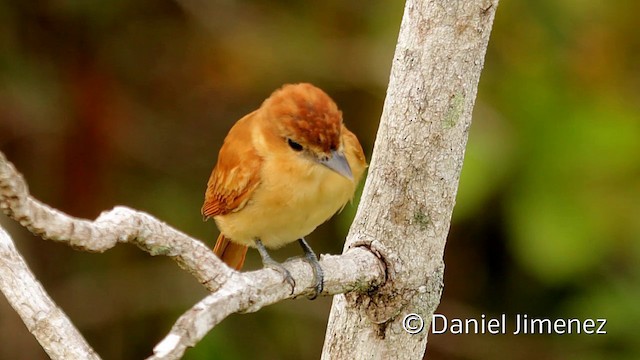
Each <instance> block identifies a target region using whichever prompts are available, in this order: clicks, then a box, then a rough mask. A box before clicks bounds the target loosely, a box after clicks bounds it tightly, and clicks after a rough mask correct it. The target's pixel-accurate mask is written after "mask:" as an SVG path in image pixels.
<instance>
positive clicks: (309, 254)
mask: <svg viewBox="0 0 640 360" xmlns="http://www.w3.org/2000/svg"><path fill="white" fill-rule="evenodd" d="M298 243H300V246H301V247H302V250H304V258H305V260H307V262H308V263H309V264H310V265H311V268H312V269H313V280H314V281H315V285H314V287H313V288H314V290H315V292H314V293H313V294H312V295H311V296H309V300H313V299H315V298H316V297H318V295H319V294H320V293H321V292H322V289H323V288H324V271H323V270H322V267H321V266H320V263H319V262H318V257H317V256H316V253H314V252H313V250H312V249H311V246H309V244H307V241H306V240H305V239H304V238H300V239H298Z"/></svg>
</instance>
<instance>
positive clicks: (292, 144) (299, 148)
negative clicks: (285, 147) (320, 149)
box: [287, 139, 302, 151]
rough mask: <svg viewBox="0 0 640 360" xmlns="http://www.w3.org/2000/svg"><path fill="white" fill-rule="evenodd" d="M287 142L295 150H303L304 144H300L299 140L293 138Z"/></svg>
mask: <svg viewBox="0 0 640 360" xmlns="http://www.w3.org/2000/svg"><path fill="white" fill-rule="evenodd" d="M287 144H289V147H291V148H292V149H293V150H295V151H302V145H300V144H298V143H297V142H295V141H293V140H291V139H287Z"/></svg>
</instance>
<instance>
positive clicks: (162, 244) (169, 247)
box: [0, 152, 385, 359]
mask: <svg viewBox="0 0 640 360" xmlns="http://www.w3.org/2000/svg"><path fill="white" fill-rule="evenodd" d="M0 209H2V211H3V212H4V213H5V214H6V215H8V216H9V217H11V218H13V219H14V220H16V221H18V222H19V223H20V224H21V225H22V226H24V227H26V228H27V229H29V230H30V231H31V232H33V233H34V234H36V235H39V236H40V237H42V238H43V239H47V240H53V241H57V242H61V243H65V244H67V245H69V246H71V247H73V248H75V249H77V250H82V251H90V252H103V251H106V250H108V249H110V248H112V247H114V246H115V245H116V244H118V243H131V244H135V245H137V246H138V247H139V248H141V249H142V250H144V251H146V252H148V253H149V254H151V255H165V256H169V257H171V258H172V259H174V260H175V261H176V262H177V263H178V265H180V267H182V268H183V269H185V270H186V271H188V272H189V273H191V274H192V275H193V276H194V277H195V278H196V279H197V280H198V281H199V282H200V283H201V284H203V286H205V287H206V288H207V289H208V290H209V291H211V292H212V293H211V294H210V295H209V296H207V297H206V298H205V299H203V300H202V301H200V302H199V303H198V304H196V305H195V306H194V307H193V308H191V309H190V310H189V311H187V312H186V313H185V314H184V315H182V316H181V317H180V319H179V320H178V322H177V323H176V324H175V325H174V326H173V328H172V330H171V332H170V334H169V335H168V336H167V337H166V338H165V339H164V340H163V341H162V342H161V343H160V344H158V346H156V348H155V349H154V355H153V356H152V357H151V358H153V359H178V358H180V357H181V356H182V354H183V353H184V351H185V350H186V348H188V347H192V346H194V345H195V344H196V343H197V342H198V341H199V340H200V339H202V337H204V335H206V333H207V332H209V331H210V330H211V329H212V328H213V327H214V326H215V325H217V324H218V323H219V322H220V321H222V320H223V319H224V318H226V317H227V316H228V315H230V314H232V313H236V312H254V311H257V310H259V309H260V308H262V307H264V306H266V305H270V304H273V303H276V302H278V301H281V300H284V299H287V298H294V297H298V296H301V295H308V294H310V293H311V292H312V291H313V289H312V285H313V272H312V269H311V267H310V266H309V265H308V264H307V263H306V262H304V261H301V260H292V261H288V262H287V263H285V266H286V267H287V268H288V269H289V271H290V272H291V275H292V276H293V278H294V279H295V281H296V284H297V286H296V287H295V289H293V292H292V291H291V288H290V287H289V285H287V284H286V283H283V282H282V278H281V276H280V275H279V274H278V273H277V272H275V271H273V270H270V269H263V270H258V271H254V272H249V273H239V272H237V271H234V270H232V269H230V268H229V267H227V266H226V265H225V264H224V263H222V261H220V260H219V259H218V258H217V257H216V256H215V255H214V254H213V252H211V251H210V250H209V248H207V247H206V246H205V245H204V244H203V243H202V242H201V241H199V240H197V239H194V238H191V237H189V236H188V235H186V234H184V233H182V232H180V231H178V230H175V229H173V228H172V227H170V226H169V225H167V224H165V223H164V222H161V221H159V220H157V219H155V218H154V217H152V216H151V215H149V214H146V213H144V212H140V211H136V210H133V209H130V208H127V207H116V208H114V209H113V210H110V211H106V212H103V213H102V214H101V215H100V216H99V217H98V218H97V219H96V220H95V221H90V220H85V219H78V218H74V217H72V216H69V215H67V214H65V213H63V212H61V211H58V210H56V209H53V208H51V207H49V206H47V205H45V204H43V203H41V202H39V201H38V200H36V199H34V198H33V197H32V196H31V195H30V194H29V191H28V187H27V184H26V182H25V181H24V179H23V177H22V175H20V174H19V173H18V172H17V171H16V169H15V167H14V166H13V165H12V164H11V163H9V162H8V161H7V159H6V158H5V156H4V155H3V154H2V153H1V152H0ZM2 256H3V257H4V256H5V255H4V254H3V255H2ZM14 264H15V262H11V261H6V262H4V263H2V266H6V267H10V268H9V269H8V271H7V272H3V273H2V274H1V276H3V277H12V276H14V275H15V274H16V272H15V271H14V270H13V268H11V267H13V266H15V265H14ZM321 264H322V266H323V268H324V271H325V281H326V283H325V290H324V291H323V293H322V295H334V294H338V293H344V292H347V291H352V290H358V289H359V290H367V289H370V288H371V287H374V286H376V285H379V284H381V283H382V282H383V281H384V279H385V268H384V264H383V262H382V261H381V260H380V259H379V258H378V257H376V255H374V254H373V253H372V252H371V251H369V250H368V249H366V248H359V247H356V248H354V249H352V250H350V251H348V252H346V253H345V254H343V255H341V256H325V257H323V258H322V259H321ZM25 267H26V265H25ZM7 281H8V282H7V283H8V284H12V283H15V282H13V281H14V280H9V279H7ZM33 284H37V282H34V283H33ZM29 286H32V285H29ZM33 286H35V285H33ZM2 291H3V292H4V293H5V295H6V296H7V298H8V299H9V300H10V301H12V300H11V298H12V297H11V294H7V291H9V292H12V291H15V289H13V287H12V286H8V290H5V288H3V289H2ZM34 294H36V295H35V296H36V298H40V297H42V298H43V299H44V298H46V297H47V296H46V293H45V292H44V290H42V291H40V292H34ZM38 301H39V300H38ZM43 301H44V300H43ZM51 304H52V306H55V304H53V302H51ZM12 306H14V307H16V306H20V304H19V303H14V302H12ZM60 312H61V311H60ZM61 315H64V314H61ZM65 318H66V317H65ZM69 325H71V323H70V322H69ZM71 327H73V326H72V325H71ZM28 328H29V330H30V331H31V332H32V333H34V335H35V332H34V330H33V329H32V327H30V326H28ZM55 330H56V329H53V331H55ZM78 334H79V333H78ZM58 335H59V336H60V337H62V338H64V336H65V335H64V334H63V333H60V334H58ZM36 337H37V338H38V340H39V341H40V343H41V345H42V346H43V347H44V348H45V349H47V347H48V346H50V344H48V343H47V342H48V341H50V339H48V338H42V337H39V336H36ZM79 339H82V337H81V336H80V337H79ZM64 340H65V341H70V342H71V341H76V342H78V341H80V340H77V339H76V340H74V339H72V338H67V339H64ZM82 341H84V340H82ZM89 349H90V348H89ZM94 354H95V353H94ZM50 355H51V356H52V358H59V359H63V358H68V357H58V356H55V355H53V354H50ZM96 358H97V355H96Z"/></svg>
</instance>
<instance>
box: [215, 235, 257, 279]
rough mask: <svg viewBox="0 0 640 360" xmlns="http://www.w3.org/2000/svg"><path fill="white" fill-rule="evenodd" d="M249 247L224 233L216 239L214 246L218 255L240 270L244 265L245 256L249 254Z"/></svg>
mask: <svg viewBox="0 0 640 360" xmlns="http://www.w3.org/2000/svg"><path fill="white" fill-rule="evenodd" d="M248 249H249V248H248V247H247V246H245V245H240V244H236V243H233V242H231V241H229V239H227V238H226V237H224V235H222V234H220V236H218V240H217V241H216V246H215V247H214V248H213V252H214V253H215V254H216V255H218V257H219V258H220V259H222V261H224V263H225V264H227V265H229V266H230V267H231V268H233V269H236V270H240V269H242V265H244V258H245V257H246V256H247V250H248Z"/></svg>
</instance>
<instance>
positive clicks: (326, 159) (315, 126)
mask: <svg viewBox="0 0 640 360" xmlns="http://www.w3.org/2000/svg"><path fill="white" fill-rule="evenodd" d="M259 111H260V112H261V113H262V116H263V119H265V120H266V121H265V122H264V124H265V130H267V131H268V132H269V133H270V135H272V139H273V141H271V142H275V144H272V145H273V146H274V147H276V148H277V150H278V152H279V153H281V154H283V155H284V156H296V157H299V158H302V159H305V160H311V161H313V162H315V163H319V164H321V165H324V166H326V167H327V168H329V169H331V170H333V171H335V172H336V173H338V174H340V175H342V176H344V177H346V178H348V179H350V180H353V174H352V172H351V167H350V166H349V163H348V162H347V159H346V157H345V155H344V150H343V146H344V144H343V143H342V129H343V125H342V112H341V111H340V110H338V107H337V105H336V104H335V103H334V102H333V100H332V99H331V98H330V97H329V95H327V94H326V93H325V92H324V91H322V90H320V89H319V88H317V87H315V86H313V85H311V84H306V83H301V84H289V85H284V86H283V87H282V88H280V89H278V90H276V91H275V92H274V93H273V94H271V96H270V97H269V98H268V99H267V100H265V101H264V103H263V104H262V106H261V107H260V110H259Z"/></svg>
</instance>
